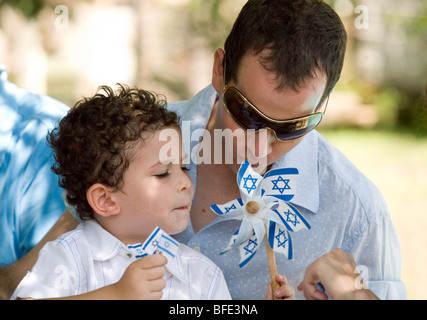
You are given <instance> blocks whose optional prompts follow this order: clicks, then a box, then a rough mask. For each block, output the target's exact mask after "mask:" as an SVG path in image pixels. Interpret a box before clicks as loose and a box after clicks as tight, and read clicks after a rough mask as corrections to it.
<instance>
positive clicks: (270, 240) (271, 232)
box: [268, 221, 276, 248]
mask: <svg viewBox="0 0 427 320" xmlns="http://www.w3.org/2000/svg"><path fill="white" fill-rule="evenodd" d="M275 231H276V222H273V221H270V226H269V228H268V243H269V244H270V247H272V248H274V233H275Z"/></svg>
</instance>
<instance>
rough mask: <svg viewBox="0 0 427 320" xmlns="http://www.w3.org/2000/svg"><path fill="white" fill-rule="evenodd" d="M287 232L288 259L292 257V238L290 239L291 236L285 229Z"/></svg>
mask: <svg viewBox="0 0 427 320" xmlns="http://www.w3.org/2000/svg"><path fill="white" fill-rule="evenodd" d="M286 232H287V233H288V246H289V247H288V248H289V250H288V259H289V260H290V259H292V239H291V236H290V234H289V231H286Z"/></svg>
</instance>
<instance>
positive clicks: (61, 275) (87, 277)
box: [11, 220, 231, 300]
mask: <svg viewBox="0 0 427 320" xmlns="http://www.w3.org/2000/svg"><path fill="white" fill-rule="evenodd" d="M156 230H157V231H158V232H156ZM156 230H155V231H153V234H155V236H156V237H162V239H166V240H169V239H170V238H169V237H168V236H167V235H166V234H165V233H163V232H162V230H161V229H157V228H156ZM153 234H152V236H153ZM150 237H151V236H150ZM150 237H148V238H147V242H145V243H144V244H142V245H140V244H136V245H135V246H129V247H128V246H126V245H125V244H124V243H122V242H121V241H120V240H118V239H117V238H116V237H114V236H113V235H111V234H110V233H109V232H107V231H106V230H105V229H103V228H102V227H101V226H100V225H99V224H98V223H97V222H96V221H95V220H90V221H87V222H82V223H80V224H79V225H78V226H77V228H76V229H75V230H73V231H71V232H68V233H65V234H63V235H61V236H60V237H58V238H57V239H56V240H54V241H52V242H49V243H47V244H46V245H45V246H44V247H43V248H42V250H41V251H40V254H39V258H38V260H37V262H36V264H35V265H34V267H33V269H32V270H31V271H30V272H28V273H27V275H26V276H25V277H24V279H23V280H22V281H21V283H20V284H19V285H18V287H17V288H16V290H15V292H14V293H13V295H12V297H11V299H16V298H28V297H31V298H34V299H41V298H53V297H67V296H72V295H77V294H82V293H86V292H90V291H93V290H96V289H99V288H101V287H105V286H107V285H110V284H113V283H116V282H117V281H119V280H120V278H121V277H122V275H123V273H124V272H125V270H126V268H127V267H128V266H129V265H130V264H131V263H132V262H134V261H136V260H137V259H139V258H140V257H141V256H143V255H145V254H152V253H153V252H154V251H155V249H154V248H153V246H152V244H153V242H152V241H150V242H149V244H148V240H150ZM157 239H159V240H160V238H157ZM170 241H173V242H172V243H173V245H172V246H173V248H172V250H173V251H171V250H168V251H169V254H168V253H167V252H166V253H165V252H163V254H164V255H165V256H166V258H168V263H167V265H166V268H165V270H166V271H165V275H164V278H165V280H166V287H165V288H164V289H163V296H162V299H185V300H187V299H194V300H205V299H208V300H218V299H231V297H230V293H229V291H228V287H227V284H226V282H225V279H224V276H223V274H222V272H221V270H220V269H219V268H218V267H217V266H216V265H215V264H214V263H213V262H212V261H211V260H209V259H208V258H207V257H205V256H204V255H202V254H201V253H199V252H197V251H195V250H193V249H191V248H189V247H187V246H185V245H183V244H180V243H179V244H178V243H177V242H176V241H174V240H172V239H170ZM155 242H156V241H155ZM146 244H148V246H147V245H146ZM166 244H167V243H166ZM167 245H168V244H167ZM143 246H144V247H145V248H144V249H145V250H142V251H141V249H142V247H143ZM160 251H162V250H161V249H160ZM173 256H174V257H173Z"/></svg>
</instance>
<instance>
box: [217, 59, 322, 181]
mask: <svg viewBox="0 0 427 320" xmlns="http://www.w3.org/2000/svg"><path fill="white" fill-rule="evenodd" d="M261 54H262V53H261ZM237 79H238V80H237V81H236V82H235V81H231V82H230V83H228V85H232V86H234V87H236V88H237V89H239V90H240V91H241V92H242V94H243V95H244V96H245V97H246V98H247V99H248V100H249V101H251V102H252V103H253V104H254V105H255V106H256V107H257V108H258V109H259V110H260V111H261V112H262V113H264V114H265V115H267V116H268V117H270V118H272V119H275V120H288V119H293V118H298V117H302V116H307V115H310V114H312V113H313V112H315V109H316V107H317V106H318V104H319V102H320V99H321V98H322V96H323V92H324V90H325V87H326V82H327V79H326V75H325V74H323V73H321V74H319V75H318V77H317V78H314V79H310V80H309V81H307V83H306V85H305V86H304V87H303V88H300V89H299V90H298V91H293V90H292V89H288V88H284V89H277V84H278V83H277V80H276V79H275V75H274V74H273V73H271V72H269V71H267V70H266V69H265V68H264V67H263V66H262V65H261V64H260V62H259V55H252V54H248V55H246V56H245V57H244V58H243V59H242V61H241V64H240V67H239V72H238V75H237ZM218 115H219V119H218V120H219V122H220V123H222V127H223V129H226V128H229V129H231V130H232V131H234V130H242V129H241V127H240V126H239V125H238V124H237V123H236V122H235V121H234V120H233V119H232V118H231V117H230V115H229V114H228V113H227V112H225V110H224V106H223V103H222V99H221V100H220V104H219V112H218ZM264 131H265V130H264ZM251 139H253V135H246V141H245V143H246V148H245V150H246V152H245V154H242V152H241V151H239V150H237V148H236V144H233V148H234V150H233V154H234V163H233V164H232V165H231V167H232V170H233V171H234V172H237V171H238V168H239V166H240V163H241V162H242V159H243V160H244V159H246V160H248V161H249V162H250V163H251V164H252V165H253V166H254V169H255V170H256V171H258V172H259V173H264V172H265V171H266V169H267V167H269V166H271V165H272V164H273V163H274V162H275V161H276V160H278V159H279V158H280V157H282V156H283V155H284V154H286V153H287V152H289V151H290V150H292V149H293V148H294V147H295V146H296V145H298V143H300V142H301V140H302V139H303V138H298V139H295V140H289V141H284V142H283V141H278V140H276V139H275V137H274V134H273V133H272V132H271V131H270V130H267V132H264V133H262V132H261V133H259V134H256V135H255V143H251V141H250V140H251ZM240 150H241V149H240Z"/></svg>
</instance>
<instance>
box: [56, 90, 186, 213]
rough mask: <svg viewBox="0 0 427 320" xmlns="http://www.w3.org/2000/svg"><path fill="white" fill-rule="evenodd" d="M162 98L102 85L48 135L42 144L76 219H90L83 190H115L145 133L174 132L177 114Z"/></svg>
mask: <svg viewBox="0 0 427 320" xmlns="http://www.w3.org/2000/svg"><path fill="white" fill-rule="evenodd" d="M165 106H166V100H165V98H164V97H163V96H157V95H156V94H154V93H151V92H148V91H144V90H138V89H136V88H132V89H130V88H129V87H127V86H125V85H118V90H117V91H116V92H114V90H113V89H111V88H110V87H107V86H102V87H100V89H99V90H98V92H97V93H96V95H95V96H93V97H91V98H84V99H82V100H80V101H79V102H77V104H76V105H75V106H74V107H73V108H72V109H71V110H70V111H69V113H68V114H67V115H66V116H65V117H64V118H63V119H62V120H61V121H60V123H59V127H58V128H55V129H54V130H52V132H50V134H49V136H48V141H49V143H50V145H51V146H52V148H53V150H54V153H55V164H54V165H53V166H52V170H53V171H54V172H55V173H56V174H58V175H59V176H60V179H59V185H60V186H61V187H62V188H64V189H65V190H66V191H67V200H68V202H69V203H70V204H71V205H73V206H76V208H77V211H78V213H79V216H80V218H81V219H93V217H94V212H93V210H92V208H91V206H90V205H89V203H88V201H87V199H86V192H87V190H88V189H89V188H90V187H91V186H92V185H93V184H95V183H101V184H104V185H106V186H108V187H111V188H112V189H114V190H117V189H120V188H121V186H122V182H123V175H124V173H125V171H126V169H127V168H128V167H129V164H130V161H131V160H132V157H133V156H135V154H134V153H135V150H133V149H135V148H134V147H135V146H139V145H141V146H142V145H143V143H144V141H145V139H146V138H147V135H145V133H147V132H154V131H155V130H160V129H163V128H167V127H176V128H179V124H178V116H177V115H176V114H175V113H174V112H171V111H168V110H167V109H166V108H165Z"/></svg>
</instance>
